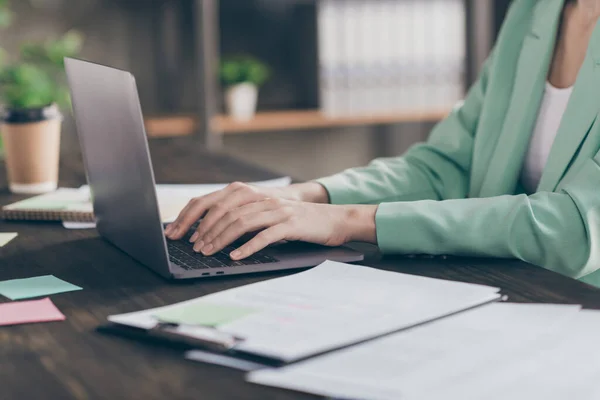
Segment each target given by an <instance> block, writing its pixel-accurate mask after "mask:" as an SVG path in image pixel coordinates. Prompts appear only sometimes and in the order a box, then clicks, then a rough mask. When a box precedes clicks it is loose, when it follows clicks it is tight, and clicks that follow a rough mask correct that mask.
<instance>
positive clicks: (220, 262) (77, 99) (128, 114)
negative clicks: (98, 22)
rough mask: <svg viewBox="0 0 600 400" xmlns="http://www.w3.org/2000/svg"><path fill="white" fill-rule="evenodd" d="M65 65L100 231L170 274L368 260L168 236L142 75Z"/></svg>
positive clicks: (300, 248) (301, 246)
mask: <svg viewBox="0 0 600 400" xmlns="http://www.w3.org/2000/svg"><path fill="white" fill-rule="evenodd" d="M65 67H66V71H67V79H68V83H69V87H70V91H71V98H72V102H73V111H74V115H75V122H76V126H77V131H78V136H79V143H80V146H81V150H82V153H83V160H84V164H85V169H86V175H87V180H88V183H89V185H90V188H91V193H92V201H93V205H94V214H95V217H96V223H97V229H98V232H99V233H100V235H101V236H102V237H103V238H104V239H106V240H107V241H108V242H110V243H111V244H113V245H114V246H116V247H117V248H119V249H121V250H122V251H124V252H125V253H127V254H129V255H130V256H131V257H133V258H134V259H136V260H137V261H139V262H140V263H142V264H143V265H145V266H146V267H148V268H150V269H151V270H153V271H155V272H157V273H158V274H160V275H162V276H163V277H166V278H170V279H189V278H208V277H214V276H218V275H234V274H250V273H258V272H265V271H278V270H286V269H294V268H306V267H312V266H315V265H318V264H320V263H321V262H323V261H325V260H334V261H341V262H354V261H361V260H363V258H364V256H363V254H361V253H359V252H356V251H354V250H352V249H350V248H347V247H337V248H329V247H323V246H318V245H313V244H308V243H299V242H290V243H283V244H279V245H275V246H271V247H268V248H266V249H264V250H263V251H261V252H259V253H257V254H255V255H254V256H252V257H250V258H248V259H246V260H242V261H232V260H231V259H230V258H229V256H228V252H230V251H231V250H232V247H229V248H226V249H225V250H224V251H223V252H220V253H218V254H215V255H213V256H209V257H206V256H203V255H202V254H197V253H195V252H194V251H193V249H192V244H191V243H189V241H188V240H187V239H188V238H189V236H190V235H191V233H192V232H191V230H190V232H189V233H188V236H187V237H185V238H184V239H183V240H181V241H170V240H167V238H166V237H165V235H164V226H163V224H162V222H161V218H160V214H159V207H158V201H157V194H156V188H155V180H154V172H153V170H152V162H151V160H150V152H149V150H148V142H147V137H146V131H145V127H144V119H143V116H142V110H141V105H140V101H139V96H138V92H137V87H136V83H135V78H134V77H133V75H132V74H131V73H129V72H127V71H122V70H119V69H115V68H111V67H107V66H103V65H99V64H95V63H90V62H86V61H81V60H76V59H70V58H66V59H65ZM200 223H201V222H200Z"/></svg>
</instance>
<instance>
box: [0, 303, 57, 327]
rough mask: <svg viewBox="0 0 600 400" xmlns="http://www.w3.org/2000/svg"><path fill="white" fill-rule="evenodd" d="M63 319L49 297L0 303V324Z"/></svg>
mask: <svg viewBox="0 0 600 400" xmlns="http://www.w3.org/2000/svg"><path fill="white" fill-rule="evenodd" d="M64 319H65V316H64V315H63V314H62V313H61V312H60V311H59V310H58V308H56V306H55V305H54V303H52V300H50V299H49V298H45V299H42V300H33V301H19V302H16V303H3V304H0V326H4V325H19V324H30V323H35V322H50V321H63V320H64Z"/></svg>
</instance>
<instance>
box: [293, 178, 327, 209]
mask: <svg viewBox="0 0 600 400" xmlns="http://www.w3.org/2000/svg"><path fill="white" fill-rule="evenodd" d="M286 190H287V191H288V192H289V194H290V197H291V198H290V200H296V201H303V202H306V203H318V204H329V193H327V189H325V187H324V186H323V185H321V184H319V183H316V182H307V183H299V184H295V185H291V186H289V187H288V188H287V189H286Z"/></svg>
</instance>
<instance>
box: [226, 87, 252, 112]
mask: <svg viewBox="0 0 600 400" xmlns="http://www.w3.org/2000/svg"><path fill="white" fill-rule="evenodd" d="M257 101H258V88H257V87H256V85H253V84H251V83H240V84H238V85H234V86H231V87H229V88H228V89H227V91H226V92H225V103H226V106H227V112H228V114H229V116H231V118H233V119H235V120H237V121H249V120H251V119H252V118H254V115H255V114H256V103H257Z"/></svg>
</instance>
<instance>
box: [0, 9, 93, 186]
mask: <svg viewBox="0 0 600 400" xmlns="http://www.w3.org/2000/svg"><path fill="white" fill-rule="evenodd" d="M2 1H5V0H0V2H2ZM1 5H2V3H0V6H1ZM0 16H1V13H0ZM1 19H2V18H1V17H0V20H1ZM82 43H83V38H82V36H81V35H80V34H79V33H78V32H75V31H71V32H68V33H66V34H65V35H63V36H62V37H61V38H59V39H56V40H47V41H45V42H42V43H24V44H22V45H21V48H20V51H19V53H18V54H17V55H16V56H15V57H10V56H8V55H7V53H6V52H5V51H3V50H2V49H0V103H1V105H2V109H1V113H0V121H1V124H2V126H1V131H2V135H1V136H2V141H3V145H4V156H5V158H6V163H7V171H8V175H9V176H8V178H9V184H10V188H11V190H12V191H13V192H16V193H43V192H46V191H50V190H54V189H55V188H56V183H57V182H56V181H57V179H58V157H59V147H60V130H61V122H62V114H61V112H60V110H59V109H60V108H65V109H68V108H70V100H69V91H68V87H67V85H66V80H65V74H64V61H63V60H64V57H74V56H76V55H77V54H78V53H79V51H80V49H81V46H82Z"/></svg>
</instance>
